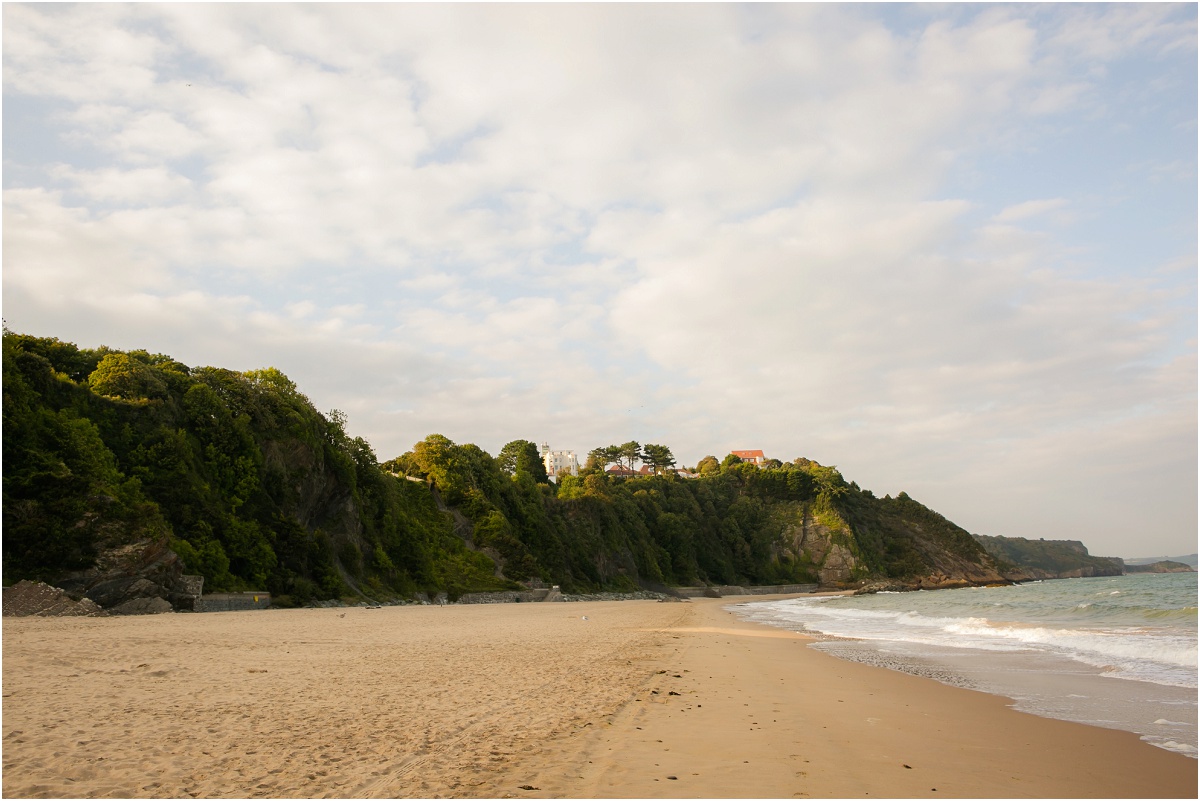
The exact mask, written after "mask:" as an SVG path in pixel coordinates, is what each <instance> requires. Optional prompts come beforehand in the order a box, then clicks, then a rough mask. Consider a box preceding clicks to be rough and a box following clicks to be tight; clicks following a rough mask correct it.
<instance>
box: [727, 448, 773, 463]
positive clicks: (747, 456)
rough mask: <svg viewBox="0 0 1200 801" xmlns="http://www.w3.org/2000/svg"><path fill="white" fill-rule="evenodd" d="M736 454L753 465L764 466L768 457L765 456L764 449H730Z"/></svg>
mask: <svg viewBox="0 0 1200 801" xmlns="http://www.w3.org/2000/svg"><path fill="white" fill-rule="evenodd" d="M730 453H732V454H733V455H734V456H736V457H737V458H739V459H741V460H742V461H743V462H749V463H750V464H753V465H758V466H759V467H762V466H763V463H764V462H766V461H767V457H765V456H763V452H762V451H730Z"/></svg>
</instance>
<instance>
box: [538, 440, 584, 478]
mask: <svg viewBox="0 0 1200 801" xmlns="http://www.w3.org/2000/svg"><path fill="white" fill-rule="evenodd" d="M541 450H542V462H543V463H545V465H546V475H548V476H550V478H555V479H556V477H557V476H558V475H559V474H560V473H564V474H567V475H572V476H577V475H579V460H578V459H577V458H575V451H552V450H550V446H549V445H548V444H547V443H545V442H543V443H542V448H541Z"/></svg>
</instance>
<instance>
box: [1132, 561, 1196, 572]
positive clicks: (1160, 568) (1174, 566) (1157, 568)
mask: <svg viewBox="0 0 1200 801" xmlns="http://www.w3.org/2000/svg"><path fill="white" fill-rule="evenodd" d="M1125 572H1126V573H1195V572H1196V568H1194V567H1192V566H1191V565H1185V564H1184V563H1183V562H1173V561H1171V560H1170V559H1163V560H1162V561H1159V562H1151V563H1150V564H1148V565H1125Z"/></svg>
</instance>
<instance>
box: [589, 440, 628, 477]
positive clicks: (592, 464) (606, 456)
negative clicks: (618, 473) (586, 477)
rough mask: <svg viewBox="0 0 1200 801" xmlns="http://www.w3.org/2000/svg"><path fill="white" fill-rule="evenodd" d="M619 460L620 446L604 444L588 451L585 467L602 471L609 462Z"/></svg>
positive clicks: (617, 461)
mask: <svg viewBox="0 0 1200 801" xmlns="http://www.w3.org/2000/svg"><path fill="white" fill-rule="evenodd" d="M620 461H621V448H620V447H619V446H617V445H606V446H604V447H602V448H592V449H591V450H590V451H588V455H587V463H586V464H585V468H586V469H590V470H596V469H598V470H600V472H604V470H605V468H607V467H608V466H609V465H610V464H617V463H619V462H620Z"/></svg>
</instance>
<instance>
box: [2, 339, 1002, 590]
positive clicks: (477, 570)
mask: <svg viewBox="0 0 1200 801" xmlns="http://www.w3.org/2000/svg"><path fill="white" fill-rule="evenodd" d="M345 426H346V420H345V417H344V415H342V414H341V413H340V412H338V411H336V410H334V411H332V412H330V413H328V414H322V413H320V412H318V411H317V410H316V409H315V408H314V407H313V406H312V404H311V403H310V402H309V400H308V399H307V398H306V397H305V396H304V395H303V394H301V393H300V392H299V390H298V389H297V388H296V386H295V385H294V384H293V383H292V382H291V381H290V380H289V379H288V378H287V377H286V376H285V375H283V374H282V373H281V372H279V371H278V370H276V369H273V368H268V369H264V370H256V371H251V372H246V373H238V372H233V371H230V370H223V369H219V368H214V367H197V368H191V367H187V366H186V365H183V364H180V363H179V362H177V361H175V360H173V359H171V358H170V357H167V356H163V355H157V354H150V353H147V352H145V351H131V352H128V353H124V352H119V351H113V350H110V349H107V348H99V349H95V350H88V349H81V348H77V347H76V346H74V345H71V344H69V343H64V342H60V341H58V340H56V339H44V338H35V337H31V336H24V335H18V334H13V333H10V332H8V331H6V332H5V335H4V535H5V536H4V580H5V583H12V582H13V581H16V580H18V579H21V578H40V579H45V580H51V581H52V580H53V579H54V577H55V576H56V575H59V574H61V573H62V572H63V571H66V570H71V569H76V568H79V567H83V566H86V565H88V564H89V563H90V562H91V561H92V560H94V559H95V557H96V555H97V553H99V552H100V551H101V550H102V549H104V548H108V547H111V546H113V545H119V544H122V543H125V542H132V541H135V540H141V539H148V538H149V539H153V538H167V539H168V540H169V542H170V545H171V547H172V549H173V550H175V552H176V553H178V554H179V555H180V556H181V557H182V559H183V560H184V562H185V564H186V566H187V569H188V570H189V571H191V572H195V573H198V574H201V575H203V576H204V577H205V579H206V588H207V589H210V590H220V589H267V590H269V591H270V592H272V593H273V594H275V595H276V596H280V597H282V598H283V599H284V600H285V601H287V600H290V601H292V602H296V603H300V602H304V601H307V600H311V599H316V598H332V597H338V596H346V595H353V594H356V593H357V594H363V595H366V596H369V597H372V598H381V597H387V596H411V595H413V594H414V593H417V592H421V591H426V592H434V591H446V592H448V593H449V594H451V595H452V596H454V595H456V594H459V593H462V592H467V591H478V590H489V589H501V588H513V587H516V586H517V585H516V584H515V583H514V582H517V581H520V582H529V581H532V580H540V581H544V582H547V583H556V584H560V585H562V586H563V588H564V589H567V590H594V589H600V588H606V589H633V588H636V587H639V586H642V587H645V586H656V585H694V584H702V583H710V584H748V585H750V584H781V583H794V582H809V581H816V580H817V578H818V574H817V568H818V567H819V566H818V565H816V564H814V562H813V561H812V557H811V554H810V552H809V551H808V550H806V549H803V548H801V547H800V542H801V540H802V539H803V536H802V535H803V532H804V531H805V530H808V529H806V528H805V527H806V526H809V527H811V526H812V525H819V526H821V527H822V531H824V532H826V536H828V537H830V538H832V539H831V542H834V543H836V544H838V545H841V546H842V547H843V548H844V549H845V551H846V553H849V554H851V555H852V556H853V558H854V562H855V564H856V565H857V566H856V567H855V568H854V570H855V574H854V578H866V577H867V576H868V575H872V576H899V577H903V576H907V575H915V574H918V573H920V572H921V571H922V570H923V569H925V568H927V567H928V565H929V564H930V563H931V562H930V560H931V557H930V550H929V549H930V548H931V547H933V548H935V549H948V550H950V551H954V552H957V553H959V554H960V555H961V556H963V557H964V558H967V559H976V560H977V559H978V558H979V557H980V555H981V554H982V550H981V549H980V548H979V546H978V545H976V544H975V542H974V541H973V540H972V539H971V537H970V536H969V535H967V534H966V532H963V531H962V530H961V529H959V528H957V527H956V526H954V525H953V524H951V523H949V522H948V521H945V520H944V518H941V517H940V516H939V515H937V514H936V513H934V512H931V511H930V510H928V509H926V508H925V507H923V506H921V505H920V504H918V503H916V502H915V501H912V500H911V499H909V498H907V496H904V495H903V494H902V495H901V497H900V498H897V499H890V498H887V499H882V500H880V499H876V498H875V497H874V496H873V495H871V493H869V492H866V491H862V490H859V489H858V487H857V486H856V485H853V484H847V483H846V482H845V481H844V480H843V479H842V476H841V475H840V474H839V473H838V471H837V470H836V469H835V468H832V467H826V466H822V465H819V464H817V463H815V462H811V461H809V460H807V459H797V460H796V461H795V462H792V463H786V464H785V463H780V462H778V461H773V462H772V463H771V466H769V467H767V468H766V469H760V468H759V467H756V466H754V465H751V464H742V463H740V460H738V459H737V458H736V457H733V458H726V459H725V460H724V462H717V460H716V458H715V457H706V458H705V459H704V460H702V461H701V463H700V464H699V465H698V471H697V472H699V473H700V474H701V477H700V478H698V479H691V480H688V479H683V478H680V477H678V476H677V475H676V474H675V473H674V471H672V470H671V469H670V468H671V467H672V466H673V465H674V457H673V456H672V455H671V452H670V449H669V448H667V447H666V446H662V445H647V446H645V447H644V448H643V447H641V446H640V445H639V444H638V443H636V442H629V443H625V444H624V445H620V446H615V445H614V446H608V447H602V448H597V449H595V450H594V451H593V452H592V453H591V454H589V456H590V458H589V467H588V468H586V469H584V470H583V471H581V474H580V475H579V476H563V477H562V478H561V481H560V483H559V484H557V485H555V484H552V483H550V482H549V480H548V479H547V476H546V471H545V467H544V465H543V463H542V460H541V457H540V454H539V453H538V450H537V447H536V446H535V445H534V444H533V442H531V441H529V440H515V441H514V442H511V443H509V444H508V445H506V446H505V447H504V448H503V449H502V450H501V452H500V454H499V455H498V457H496V458H493V457H491V456H490V455H489V454H487V453H486V452H484V451H483V450H481V449H480V448H478V447H477V446H475V445H471V444H456V443H454V442H452V441H451V440H449V439H448V438H446V437H444V436H441V435H437V434H434V435H431V436H428V437H426V438H425V439H423V440H421V441H420V442H418V443H416V444H415V445H414V446H413V448H412V450H411V451H409V452H407V453H405V454H403V455H401V456H398V457H396V458H394V459H391V460H390V461H388V462H385V463H384V464H382V465H380V464H378V462H377V460H376V457H375V454H374V453H373V451H372V449H371V447H370V446H369V445H368V444H367V443H366V442H365V441H364V440H363V439H362V438H359V437H351V436H349V435H348V434H347V433H346V428H345ZM637 461H642V462H643V463H645V464H647V465H648V466H650V467H651V468H652V469H653V470H654V472H656V473H658V474H657V475H649V476H643V477H635V478H625V479H620V478H614V477H612V476H609V475H606V474H605V472H604V468H605V467H606V466H607V465H609V464H619V465H622V466H626V467H628V468H629V469H632V468H633V465H634V464H635V463H636V462H637ZM930 543H933V544H932V545H931V544H930Z"/></svg>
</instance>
